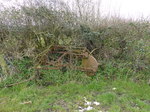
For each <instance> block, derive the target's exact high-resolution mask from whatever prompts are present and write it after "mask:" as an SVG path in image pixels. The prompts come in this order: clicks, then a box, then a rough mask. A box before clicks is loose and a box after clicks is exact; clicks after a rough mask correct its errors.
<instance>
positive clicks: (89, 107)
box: [85, 106, 94, 111]
mask: <svg viewBox="0 0 150 112" xmlns="http://www.w3.org/2000/svg"><path fill="white" fill-rule="evenodd" d="M93 109H94V108H93V107H91V106H88V107H87V108H86V109H85V110H87V111H89V110H93Z"/></svg>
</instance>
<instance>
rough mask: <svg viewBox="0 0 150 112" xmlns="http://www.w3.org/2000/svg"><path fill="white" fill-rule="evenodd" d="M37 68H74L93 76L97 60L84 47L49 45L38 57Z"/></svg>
mask: <svg viewBox="0 0 150 112" xmlns="http://www.w3.org/2000/svg"><path fill="white" fill-rule="evenodd" d="M40 59H41V60H42V61H40V63H39V66H38V67H36V69H38V70H41V69H43V70H48V69H56V70H57V69H62V68H64V67H65V68H68V69H74V70H81V71H84V72H86V73H87V75H88V76H93V75H95V73H96V72H97V70H98V62H97V60H96V59H95V58H94V57H93V56H92V55H91V53H90V52H89V51H88V50H87V49H86V48H85V47H67V46H51V47H50V49H49V50H48V52H46V53H45V54H44V55H43V56H42V57H40Z"/></svg>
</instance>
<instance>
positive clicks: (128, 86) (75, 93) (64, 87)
mask: <svg viewBox="0 0 150 112" xmlns="http://www.w3.org/2000/svg"><path fill="white" fill-rule="evenodd" d="M113 88H116V89H115V90H113ZM149 92H150V87H149V86H148V85H147V84H145V83H139V84H137V83H134V82H132V81H127V80H115V81H110V80H105V79H103V77H101V79H99V80H96V79H93V80H91V81H90V82H87V83H86V84H82V83H79V82H76V81H71V82H66V83H65V84H60V85H55V86H54V85H49V86H47V87H43V86H37V85H30V84H29V83H25V84H20V85H18V86H14V87H12V88H3V89H2V90H1V91H0V111H1V112H12V111H14V112H55V111H56V112H66V111H69V112H75V111H77V110H79V109H78V107H79V106H83V105H84V98H83V97H86V98H87V99H88V100H89V101H95V100H96V101H98V102H100V105H99V106H95V107H94V108H95V109H94V110H93V111H92V112H98V110H99V111H100V110H101V111H103V112H106V111H109V112H149V111H150V106H149V105H150V100H149V99H150V94H149Z"/></svg>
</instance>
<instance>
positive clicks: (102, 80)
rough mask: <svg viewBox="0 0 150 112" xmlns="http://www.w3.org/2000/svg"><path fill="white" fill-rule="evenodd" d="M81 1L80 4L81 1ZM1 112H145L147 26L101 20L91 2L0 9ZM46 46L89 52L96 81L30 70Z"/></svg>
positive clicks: (148, 103) (149, 80)
mask: <svg viewBox="0 0 150 112" xmlns="http://www.w3.org/2000/svg"><path fill="white" fill-rule="evenodd" d="M85 1H86V0H85ZM0 28H1V29H0V112H74V111H79V109H78V108H79V106H81V107H84V106H85V105H84V97H86V98H87V99H88V101H98V102H100V105H98V106H96V105H95V106H94V109H93V110H92V112H98V111H102V112H107V111H108V112H150V94H149V93H150V86H149V84H150V30H149V28H150V23H149V21H145V20H137V21H134V20H124V19H121V18H119V17H112V18H109V17H108V18H104V17H102V16H101V14H100V12H99V9H96V8H95V9H93V5H92V1H89V0H87V1H86V2H83V1H82V0H81V1H80V0H74V7H70V6H69V5H67V4H66V3H64V2H62V1H61V0H57V1H54V0H42V1H41V0H26V1H24V4H21V5H20V6H16V7H11V8H7V7H5V6H1V8H0ZM51 45H66V46H74V47H86V48H87V49H88V50H89V51H92V50H93V49H96V50H95V51H94V52H93V56H94V57H95V58H96V59H97V60H98V62H99V63H100V66H99V69H98V72H97V74H96V75H95V76H92V77H88V76H86V74H85V73H84V72H81V71H71V70H67V71H66V72H63V71H61V70H42V71H40V75H37V73H36V71H35V69H34V67H35V66H37V65H38V64H39V62H40V61H41V60H42V59H38V58H37V57H38V56H39V55H40V56H44V55H45V54H44V52H43V51H46V50H47V49H48V48H49V47H50V46H51Z"/></svg>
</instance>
